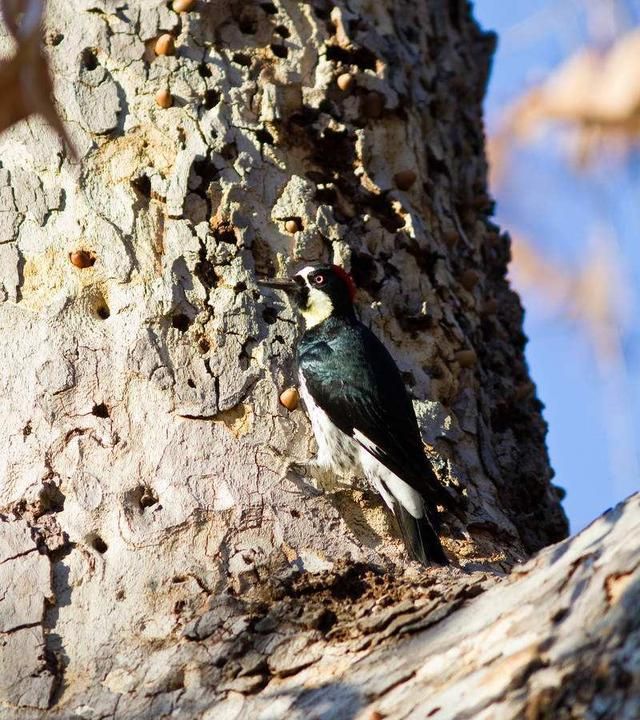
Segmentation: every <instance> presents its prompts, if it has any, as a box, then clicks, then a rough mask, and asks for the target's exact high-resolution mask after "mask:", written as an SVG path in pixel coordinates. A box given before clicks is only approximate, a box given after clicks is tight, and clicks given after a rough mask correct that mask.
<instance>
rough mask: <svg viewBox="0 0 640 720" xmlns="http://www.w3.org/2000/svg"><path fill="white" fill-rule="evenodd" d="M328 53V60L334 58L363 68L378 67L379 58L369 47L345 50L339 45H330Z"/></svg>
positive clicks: (344, 63) (372, 68)
mask: <svg viewBox="0 0 640 720" xmlns="http://www.w3.org/2000/svg"><path fill="white" fill-rule="evenodd" d="M326 55H327V60H333V61H334V62H338V63H341V64H343V65H356V66H357V67H359V68H360V69H361V70H375V69H376V61H377V58H376V56H375V55H374V54H373V53H372V52H371V50H367V48H357V49H356V50H345V49H344V48H341V47H339V46H337V45H329V47H327V52H326Z"/></svg>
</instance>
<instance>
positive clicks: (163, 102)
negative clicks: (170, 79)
mask: <svg viewBox="0 0 640 720" xmlns="http://www.w3.org/2000/svg"><path fill="white" fill-rule="evenodd" d="M156 105H157V106H158V107H161V108H164V109H165V110H166V109H167V108H170V107H171V106H172V105H173V95H172V94H171V93H170V92H169V91H168V90H167V89H166V88H165V89H164V90H158V92H157V93H156Z"/></svg>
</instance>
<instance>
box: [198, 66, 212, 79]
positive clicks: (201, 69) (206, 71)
mask: <svg viewBox="0 0 640 720" xmlns="http://www.w3.org/2000/svg"><path fill="white" fill-rule="evenodd" d="M198 75H200V77H203V78H209V77H211V69H210V68H209V66H208V65H207V64H206V63H200V65H198Z"/></svg>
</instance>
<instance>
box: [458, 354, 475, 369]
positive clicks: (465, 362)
mask: <svg viewBox="0 0 640 720" xmlns="http://www.w3.org/2000/svg"><path fill="white" fill-rule="evenodd" d="M453 357H454V358H455V359H456V360H457V361H458V363H460V366H461V367H463V368H470V367H473V366H474V365H475V364H476V362H477V361H478V356H477V355H476V354H475V352H474V351H473V350H458V351H457V352H456V353H454V355H453Z"/></svg>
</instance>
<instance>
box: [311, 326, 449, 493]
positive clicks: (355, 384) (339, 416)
mask: <svg viewBox="0 0 640 720" xmlns="http://www.w3.org/2000/svg"><path fill="white" fill-rule="evenodd" d="M298 363H299V367H300V370H301V371H302V373H303V375H304V379H305V382H306V385H307V389H308V391H309V392H310V393H311V395H312V396H313V399H314V400H315V402H316V403H317V404H318V405H319V407H320V408H322V410H324V411H325V412H326V413H327V415H328V416H329V418H330V420H331V421H332V422H333V423H334V424H335V425H336V426H337V427H338V428H340V430H342V431H343V432H345V433H346V434H347V435H349V436H350V437H353V438H354V439H355V440H356V441H357V442H358V443H359V444H360V445H362V446H363V447H364V448H365V449H366V450H367V451H368V452H370V453H371V454H372V455H373V456H374V457H375V458H376V459H377V460H379V461H380V462H381V463H382V464H383V465H384V466H385V467H387V468H388V469H389V470H391V472H393V473H395V474H396V475H397V476H398V477H400V478H401V479H402V480H404V481H405V482H406V483H407V484H408V485H410V486H411V487H412V488H413V489H414V490H417V491H418V492H419V493H420V494H421V495H422V496H423V497H424V498H425V499H427V500H430V501H431V502H438V503H442V504H444V505H446V506H451V504H452V498H451V497H450V496H449V494H448V493H447V491H446V490H445V489H444V488H443V487H442V485H441V484H440V483H439V482H438V479H437V478H436V476H435V474H434V472H433V470H432V468H431V464H430V463H429V461H428V460H427V458H426V456H425V454H424V449H423V444H422V440H421V438H420V433H419V430H418V425H417V421H416V417H415V412H414V410H413V405H412V404H411V400H410V399H409V396H408V395H407V391H406V389H405V386H404V382H403V380H402V376H401V375H400V371H399V370H398V368H397V366H396V364H395V362H394V361H393V358H392V357H391V355H390V354H389V352H388V351H387V349H386V348H385V347H384V345H383V344H382V343H381V342H380V341H379V340H378V338H376V336H375V335H374V334H373V333H372V332H371V331H370V330H369V329H368V328H366V327H365V326H364V325H362V324H361V323H354V324H353V325H350V326H348V327H347V328H343V329H341V330H340V332H339V333H336V334H335V335H331V334H330V333H325V334H324V337H322V338H317V339H316V340H315V341H309V342H308V343H303V344H302V345H301V347H300V353H299V358H298Z"/></svg>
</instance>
